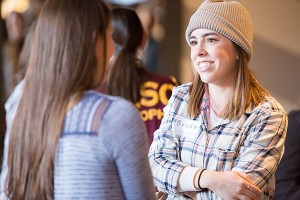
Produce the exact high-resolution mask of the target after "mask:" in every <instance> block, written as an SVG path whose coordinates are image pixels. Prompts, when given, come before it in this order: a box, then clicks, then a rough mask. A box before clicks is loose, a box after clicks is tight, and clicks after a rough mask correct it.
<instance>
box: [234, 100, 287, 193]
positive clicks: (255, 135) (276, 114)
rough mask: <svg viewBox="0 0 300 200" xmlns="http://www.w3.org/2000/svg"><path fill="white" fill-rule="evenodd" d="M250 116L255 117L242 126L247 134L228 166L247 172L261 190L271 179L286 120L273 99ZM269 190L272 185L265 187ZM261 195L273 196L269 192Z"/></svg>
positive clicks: (279, 154)
mask: <svg viewBox="0 0 300 200" xmlns="http://www.w3.org/2000/svg"><path fill="white" fill-rule="evenodd" d="M250 117H254V118H255V119H254V120H253V123H252V124H251V125H249V126H248V127H246V129H248V130H245V131H246V132H247V134H246V135H247V136H246V139H245V141H244V142H243V145H242V146H241V148H240V151H239V153H238V155H237V159H236V162H235V166H234V167H233V169H232V170H236V171H241V172H244V173H248V175H249V176H250V177H251V179H252V181H253V182H254V183H255V184H256V185H257V186H258V187H259V188H261V189H262V191H264V190H265V189H266V187H267V185H268V183H270V182H274V181H275V180H272V179H273V178H274V174H275V171H276V169H277V167H278V165H279V162H280V160H281V158H282V155H283V152H284V142H285V137H286V130H287V123H288V120H287V115H286V113H285V111H284V110H283V109H282V108H281V107H278V106H277V104H276V103H273V104H271V105H270V106H268V105H267V106H266V105H263V106H262V107H261V109H260V110H258V111H257V112H255V114H253V116H250ZM274 184H275V183H274ZM272 185H273V184H272ZM270 189H271V190H270ZM272 190H273V191H274V188H269V190H266V191H269V192H272ZM265 195H267V196H269V197H272V196H273V194H271V193H270V194H265Z"/></svg>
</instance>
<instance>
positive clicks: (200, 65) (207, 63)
mask: <svg viewBox="0 0 300 200" xmlns="http://www.w3.org/2000/svg"><path fill="white" fill-rule="evenodd" d="M209 65H211V63H210V62H201V63H199V67H203V68H205V67H208V66H209Z"/></svg>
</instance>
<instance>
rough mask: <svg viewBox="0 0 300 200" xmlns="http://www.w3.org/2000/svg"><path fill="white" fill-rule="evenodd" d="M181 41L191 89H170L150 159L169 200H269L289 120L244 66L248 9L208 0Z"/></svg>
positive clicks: (248, 54)
mask: <svg viewBox="0 0 300 200" xmlns="http://www.w3.org/2000/svg"><path fill="white" fill-rule="evenodd" d="M186 40H187V42H188V44H189V45H190V48H191V54H190V56H191V60H192V63H193V67H194V68H195V74H194V80H193V82H192V83H187V84H183V85H181V86H178V87H175V88H174V89H173V91H172V96H171V98H170V100H169V102H168V105H167V106H166V107H165V109H164V113H165V115H164V117H163V119H162V124H161V126H160V128H159V129H158V130H157V131H156V132H155V133H154V141H153V143H152V145H151V147H150V151H149V160H150V164H151V167H152V173H153V176H154V182H155V185H156V187H157V189H158V190H159V191H163V192H165V193H167V194H168V199H185V198H192V199H202V200H203V199H205V200H214V199H246V198H247V199H252V200H254V199H272V198H273V196H274V189H275V184H274V183H275V171H276V169H277V166H278V164H279V162H280V160H281V157H282V155H283V150H284V148H283V147H284V141H285V135H286V129H287V116H286V112H285V110H284V109H283V108H282V106H281V105H280V104H279V103H278V102H277V101H276V99H274V98H273V97H272V96H271V95H270V94H269V93H268V92H267V91H266V90H265V89H264V88H263V87H262V86H261V85H260V84H259V83H258V81H257V80H256V79H255V77H254V75H253V73H252V72H251V70H250V69H249V67H248V63H249V61H250V60H251V58H252V56H253V51H252V45H253V27H252V21H251V17H250V15H249V13H248V11H247V10H246V8H245V7H244V6H243V5H242V4H240V3H238V2H236V1H227V0H206V1H204V2H203V3H202V4H201V5H200V7H199V8H198V10H197V11H196V12H195V13H194V14H193V15H192V17H191V18H190V22H189V25H188V27H187V29H186Z"/></svg>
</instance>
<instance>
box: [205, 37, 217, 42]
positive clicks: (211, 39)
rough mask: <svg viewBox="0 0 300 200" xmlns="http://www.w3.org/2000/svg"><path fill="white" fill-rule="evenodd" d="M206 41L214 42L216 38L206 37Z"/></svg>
mask: <svg viewBox="0 0 300 200" xmlns="http://www.w3.org/2000/svg"><path fill="white" fill-rule="evenodd" d="M206 41H207V42H210V43H212V42H216V41H217V40H216V39H215V38H207V39H206Z"/></svg>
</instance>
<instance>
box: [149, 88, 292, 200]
mask: <svg viewBox="0 0 300 200" xmlns="http://www.w3.org/2000/svg"><path fill="white" fill-rule="evenodd" d="M189 86H190V84H184V85H181V86H179V87H175V88H174V89H173V91H172V97H171V98H170V100H169V102H168V105H167V106H166V107H165V108H164V113H165V116H164V118H163V120H162V123H161V126H160V128H159V129H158V130H157V131H156V132H155V133H154V141H153V143H152V145H151V147H150V151H149V160H150V164H151V168H152V173H153V177H154V182H155V185H156V187H157V188H158V190H161V191H163V192H166V193H168V194H169V199H187V198H186V197H185V196H184V194H182V193H178V192H177V183H178V178H179V176H180V173H181V171H182V170H183V168H184V167H185V166H192V167H199V168H204V169H208V170H215V171H230V170H234V171H240V172H244V173H247V174H248V175H249V176H250V177H251V179H252V181H253V182H254V183H255V184H256V185H257V186H258V187H259V188H261V189H262V191H264V192H263V194H262V196H261V199H271V198H272V197H273V195H274V189H275V177H274V173H275V170H276V169H277V166H278V164H279V162H280V160H281V157H282V155H283V152H284V141H285V135H286V130H287V115H286V112H285V110H284V109H283V108H282V107H281V105H280V104H279V103H278V102H277V101H276V100H275V99H274V98H273V97H270V96H267V97H266V100H265V101H264V102H262V103H261V104H260V105H258V106H257V107H254V106H250V107H249V108H248V109H247V112H245V114H244V115H243V116H241V117H240V118H239V119H238V120H232V121H229V120H225V121H224V122H223V123H222V124H219V125H217V126H215V127H213V128H212V129H211V130H208V129H207V127H208V126H207V125H208V121H207V119H208V117H209V116H208V115H209V101H208V99H207V94H206V95H205V96H204V97H203V101H202V103H201V113H200V115H199V116H198V117H196V118H191V117H190V116H189V115H188V114H187V107H188V103H189V94H188V88H189ZM197 198H198V199H209V200H211V199H220V198H219V197H218V196H217V195H216V194H215V193H213V192H212V191H210V190H203V191H201V192H198V194H197Z"/></svg>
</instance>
